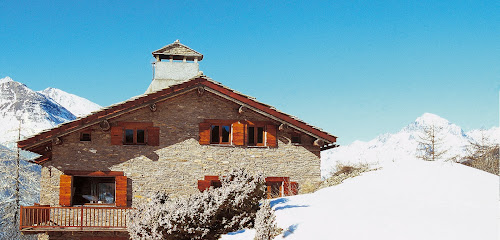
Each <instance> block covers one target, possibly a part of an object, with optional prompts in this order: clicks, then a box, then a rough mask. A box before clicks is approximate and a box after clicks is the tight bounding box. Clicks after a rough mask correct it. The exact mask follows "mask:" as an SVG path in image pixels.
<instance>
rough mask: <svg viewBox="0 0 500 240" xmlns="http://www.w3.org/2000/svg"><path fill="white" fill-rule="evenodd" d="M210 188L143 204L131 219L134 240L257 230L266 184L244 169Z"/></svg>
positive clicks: (160, 196)
mask: <svg viewBox="0 0 500 240" xmlns="http://www.w3.org/2000/svg"><path fill="white" fill-rule="evenodd" d="M221 183H222V187H220V188H215V189H214V188H210V189H208V190H206V191H204V192H202V193H197V194H194V195H191V196H190V197H188V198H179V199H176V200H170V199H169V198H168V196H167V195H166V194H161V193H158V194H156V195H155V196H154V197H153V198H152V200H151V201H150V202H148V203H143V204H140V205H139V206H138V207H137V209H136V210H135V211H134V212H133V213H132V214H131V216H130V224H129V226H128V231H129V233H130V236H131V238H132V239H166V240H169V239H179V240H182V239H205V240H216V239H219V237H220V236H221V235H222V234H225V233H229V232H233V231H237V230H239V229H243V228H252V227H254V222H255V216H256V213H257V211H258V210H259V201H260V200H262V199H264V198H265V192H264V181H263V178H262V177H260V176H257V177H255V176H251V175H249V174H248V173H246V172H245V171H244V170H242V169H240V170H233V171H232V172H231V173H230V174H229V176H227V177H224V178H223V179H222V181H221Z"/></svg>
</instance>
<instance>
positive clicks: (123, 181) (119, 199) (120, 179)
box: [115, 176, 127, 207]
mask: <svg viewBox="0 0 500 240" xmlns="http://www.w3.org/2000/svg"><path fill="white" fill-rule="evenodd" d="M115 188H116V189H115V195H116V199H115V204H116V206H117V207H126V206H127V176H116V177H115Z"/></svg>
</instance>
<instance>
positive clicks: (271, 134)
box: [266, 125, 278, 147]
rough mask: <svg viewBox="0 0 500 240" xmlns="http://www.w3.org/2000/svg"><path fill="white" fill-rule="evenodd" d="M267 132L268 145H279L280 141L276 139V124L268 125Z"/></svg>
mask: <svg viewBox="0 0 500 240" xmlns="http://www.w3.org/2000/svg"><path fill="white" fill-rule="evenodd" d="M266 134H267V135H266V145H267V146H268V147H277V146H278V142H277V141H276V125H267V126H266Z"/></svg>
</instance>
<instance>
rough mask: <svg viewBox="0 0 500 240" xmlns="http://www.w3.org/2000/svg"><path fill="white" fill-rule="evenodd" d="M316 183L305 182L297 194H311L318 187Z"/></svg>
mask: <svg viewBox="0 0 500 240" xmlns="http://www.w3.org/2000/svg"><path fill="white" fill-rule="evenodd" d="M319 184H320V183H318V182H312V181H309V180H307V181H305V182H304V183H303V184H302V185H300V187H299V194H307V193H313V192H315V191H316V190H318V187H319Z"/></svg>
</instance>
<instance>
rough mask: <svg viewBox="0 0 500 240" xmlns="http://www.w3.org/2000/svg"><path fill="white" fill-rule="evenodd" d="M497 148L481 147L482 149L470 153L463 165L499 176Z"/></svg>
mask: <svg viewBox="0 0 500 240" xmlns="http://www.w3.org/2000/svg"><path fill="white" fill-rule="evenodd" d="M498 152H499V147H498V145H497V146H482V148H480V149H477V150H475V151H473V152H471V153H470V154H469V155H468V156H467V157H466V161H464V162H462V163H463V164H464V165H467V166H470V167H473V168H477V169H480V170H483V171H486V172H489V173H492V174H495V175H499V153H498Z"/></svg>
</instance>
